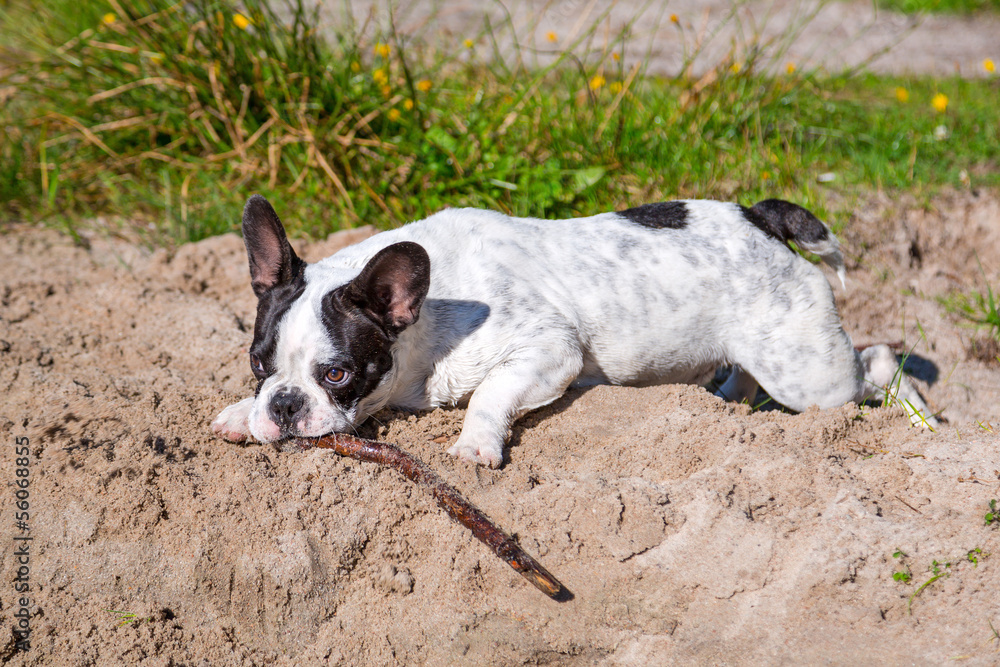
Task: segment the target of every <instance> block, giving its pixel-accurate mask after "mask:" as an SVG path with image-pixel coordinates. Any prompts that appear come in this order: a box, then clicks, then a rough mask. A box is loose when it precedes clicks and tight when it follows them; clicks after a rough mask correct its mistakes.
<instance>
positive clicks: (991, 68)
mask: <svg viewBox="0 0 1000 667" xmlns="http://www.w3.org/2000/svg"><path fill="white" fill-rule="evenodd" d="M983 69H984V70H986V71H987V72H989V73H990V74H993V72H995V71H996V70H997V66H996V64H995V63H994V62H993V61H992V60H990V59H989V58H987V59H986V60H984V61H983Z"/></svg>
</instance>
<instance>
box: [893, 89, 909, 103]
mask: <svg viewBox="0 0 1000 667" xmlns="http://www.w3.org/2000/svg"><path fill="white" fill-rule="evenodd" d="M896 99H897V100H899V101H900V102H903V103H904V104H905V103H906V102H909V101H910V91H908V90H907V89H906V88H897V89H896Z"/></svg>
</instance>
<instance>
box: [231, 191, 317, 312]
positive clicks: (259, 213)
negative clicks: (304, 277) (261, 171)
mask: <svg viewBox="0 0 1000 667" xmlns="http://www.w3.org/2000/svg"><path fill="white" fill-rule="evenodd" d="M243 243H244V244H246V247H247V257H248V258H249V259H250V285H251V286H252V287H253V292H254V294H256V295H257V298H260V297H261V296H262V295H263V294H265V293H266V292H268V291H270V290H272V289H274V288H275V287H280V286H282V285H287V284H289V283H291V282H292V280H294V278H295V276H296V275H297V274H298V272H299V271H300V270H301V267H302V264H303V262H302V260H301V259H299V258H298V257H297V256H296V254H295V251H294V250H292V246H291V245H290V244H289V243H288V237H287V236H285V228H284V227H283V226H282V224H281V220H279V219H278V214H277V213H275V212H274V208H273V207H272V206H271V204H270V203H269V202H268V201H267V200H266V199H264V197H262V196H261V195H253V196H252V197H250V199H249V200H247V205H246V206H245V207H244V208H243Z"/></svg>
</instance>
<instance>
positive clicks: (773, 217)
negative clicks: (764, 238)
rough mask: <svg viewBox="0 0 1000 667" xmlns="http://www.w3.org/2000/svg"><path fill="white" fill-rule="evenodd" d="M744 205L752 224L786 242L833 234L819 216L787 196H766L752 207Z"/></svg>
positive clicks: (807, 240)
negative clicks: (788, 199)
mask: <svg viewBox="0 0 1000 667" xmlns="http://www.w3.org/2000/svg"><path fill="white" fill-rule="evenodd" d="M740 208H741V209H742V210H743V215H744V216H745V217H746V219H747V220H748V221H749V222H750V223H751V224H752V225H754V226H755V227H757V228H758V229H760V230H761V231H762V232H764V233H765V234H767V235H768V236H771V237H774V238H776V239H778V240H779V241H781V242H782V243H784V244H785V245H788V242H789V241H796V242H799V243H819V242H820V241H824V240H826V239H827V238H829V237H830V232H829V230H828V229H827V228H826V225H824V224H823V223H822V222H820V221H819V218H817V217H816V216H815V215H813V214H812V213H810V212H809V211H808V210H806V209H804V208H802V207H801V206H799V205H797V204H793V203H791V202H787V201H784V200H783V199H765V200H764V201H761V202H757V203H756V204H754V205H753V206H752V207H750V208H747V207H746V206H740Z"/></svg>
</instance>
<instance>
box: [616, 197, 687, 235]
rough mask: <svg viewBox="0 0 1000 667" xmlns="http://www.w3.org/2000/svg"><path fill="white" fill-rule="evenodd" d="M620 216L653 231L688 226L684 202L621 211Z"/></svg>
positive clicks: (669, 202) (658, 203)
mask: <svg viewBox="0 0 1000 667" xmlns="http://www.w3.org/2000/svg"><path fill="white" fill-rule="evenodd" d="M618 215H620V216H622V217H623V218H625V219H626V220H629V221H630V222H634V223H635V224H637V225H642V226H643V227H649V228H651V229H683V228H684V227H685V226H686V225H687V215H688V211H687V205H686V204H685V203H684V202H682V201H664V202H657V203H655V204H644V205H642V206H636V207H635V208H630V209H626V210H624V211H619V212H618Z"/></svg>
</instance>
